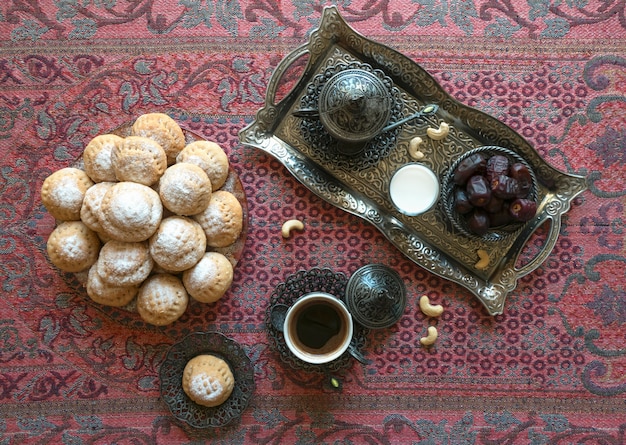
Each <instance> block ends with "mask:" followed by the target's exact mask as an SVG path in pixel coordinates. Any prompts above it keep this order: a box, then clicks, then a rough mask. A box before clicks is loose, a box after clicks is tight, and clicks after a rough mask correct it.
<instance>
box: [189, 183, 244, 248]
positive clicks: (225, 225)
mask: <svg viewBox="0 0 626 445" xmlns="http://www.w3.org/2000/svg"><path fill="white" fill-rule="evenodd" d="M193 219H195V220H196V221H197V222H198V223H199V224H200V225H201V226H202V229H203V230H204V233H205V234H206V241H207V245H208V246H211V247H226V246H230V245H231V244H233V243H234V242H235V241H237V238H239V235H240V234H241V231H242V229H243V208H242V207H241V203H240V202H239V201H238V200H237V198H236V197H235V195H233V194H232V193H230V192H227V191H225V190H218V191H216V192H214V193H213V194H212V195H211V201H210V202H209V205H208V207H207V208H206V209H205V210H204V211H202V212H201V213H199V214H197V215H194V216H193Z"/></svg>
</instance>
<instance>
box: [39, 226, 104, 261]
mask: <svg viewBox="0 0 626 445" xmlns="http://www.w3.org/2000/svg"><path fill="white" fill-rule="evenodd" d="M46 250H47V252H48V258H50V261H51V262H52V264H54V265H55V266H56V267H58V268H59V269H61V270H63V271H65V272H80V271H82V270H86V269H87V268H89V267H90V266H91V265H93V264H94V263H95V262H96V260H97V259H98V253H99V251H100V238H98V235H96V232H94V231H93V230H91V229H89V227H87V226H86V225H85V224H84V223H83V222H82V221H65V222H62V223H61V224H59V225H58V226H57V227H56V228H55V229H54V230H53V231H52V233H51V234H50V237H49V238H48V243H47V245H46Z"/></svg>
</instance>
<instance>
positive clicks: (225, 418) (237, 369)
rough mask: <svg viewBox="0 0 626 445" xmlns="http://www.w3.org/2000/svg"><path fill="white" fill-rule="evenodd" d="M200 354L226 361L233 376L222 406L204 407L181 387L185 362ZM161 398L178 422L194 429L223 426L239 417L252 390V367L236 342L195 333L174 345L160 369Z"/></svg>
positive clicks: (212, 335) (217, 335) (217, 334)
mask: <svg viewBox="0 0 626 445" xmlns="http://www.w3.org/2000/svg"><path fill="white" fill-rule="evenodd" d="M200 354H212V355H215V356H217V357H219V358H221V359H223V360H224V361H226V362H227V363H228V365H229V366H230V369H231V371H232V373H233V376H234V378H235V387H234V389H233V392H232V394H231V395H230V397H229V398H228V399H227V400H226V401H225V402H224V403H222V404H221V405H219V406H216V407H212V408H209V407H206V406H202V405H198V404H197V403H195V402H193V401H192V400H191V399H190V398H189V397H188V396H187V394H185V391H184V390H183V386H182V379H183V370H184V369H185V366H186V365H187V362H188V361H189V360H191V359H192V358H194V357H196V356H198V355H200ZM159 377H160V379H161V397H162V398H163V401H164V402H165V403H166V404H167V406H168V408H169V409H170V411H171V412H172V415H173V416H174V417H175V418H176V419H178V420H179V421H181V422H184V423H186V424H187V425H189V426H191V427H193V428H217V427H222V426H225V425H227V424H229V423H230V422H232V421H233V420H235V419H237V418H239V417H240V416H241V414H242V413H243V411H244V410H245V409H246V407H247V406H248V403H249V402H250V399H251V398H252V395H253V393H254V388H255V383H254V366H253V365H252V363H251V362H250V359H249V358H248V356H247V355H246V353H245V351H244V350H243V348H242V347H241V346H240V345H239V343H237V342H236V341H234V340H232V339H230V338H228V337H226V336H225V335H223V334H221V333H219V332H195V333H193V334H189V335H188V336H187V337H185V338H184V339H183V340H181V341H180V342H178V343H175V344H173V345H172V346H171V347H170V349H169V351H168V352H167V355H166V357H165V360H164V361H163V364H162V365H161V369H160V371H159Z"/></svg>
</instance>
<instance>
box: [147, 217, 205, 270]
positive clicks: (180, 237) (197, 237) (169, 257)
mask: <svg viewBox="0 0 626 445" xmlns="http://www.w3.org/2000/svg"><path fill="white" fill-rule="evenodd" d="M205 251H206V235H205V234H204V231H203V230H202V227H200V224H198V223H197V222H195V221H194V220H192V219H191V218H187V217H185V216H170V217H168V218H164V219H163V221H161V224H160V225H159V228H158V229H157V230H156V232H155V233H154V235H152V236H151V237H150V255H151V256H152V258H153V259H154V261H155V262H156V263H157V264H158V265H159V266H160V267H162V268H163V269H165V270H168V271H173V272H181V271H183V270H186V269H189V268H190V267H192V266H193V265H195V264H196V263H197V262H198V261H200V258H202V255H204V252H205Z"/></svg>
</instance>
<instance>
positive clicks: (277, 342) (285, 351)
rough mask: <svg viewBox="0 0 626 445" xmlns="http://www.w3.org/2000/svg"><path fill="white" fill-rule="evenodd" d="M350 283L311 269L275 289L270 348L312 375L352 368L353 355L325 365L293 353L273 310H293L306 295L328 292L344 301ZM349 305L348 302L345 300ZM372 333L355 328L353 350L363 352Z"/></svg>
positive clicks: (268, 317)
mask: <svg viewBox="0 0 626 445" xmlns="http://www.w3.org/2000/svg"><path fill="white" fill-rule="evenodd" d="M347 282H348V279H347V278H346V276H345V275H344V274H343V273H341V272H333V271H332V270H330V269H318V268H314V269H310V270H303V271H300V272H298V273H295V274H293V275H290V276H288V277H287V278H286V280H285V281H284V282H283V283H280V284H279V285H278V286H276V288H275V289H274V292H273V293H272V295H271V296H270V302H269V305H268V308H267V312H266V314H265V325H266V327H267V334H268V336H269V337H270V339H271V340H272V341H271V342H270V347H271V348H272V349H273V350H275V351H276V352H278V354H279V355H280V358H281V360H282V361H283V362H284V363H285V364H287V365H289V366H290V367H291V368H293V369H302V370H305V371H309V372H325V373H333V372H337V371H339V370H341V369H344V368H348V367H350V366H351V365H352V364H353V363H354V358H353V356H352V355H351V354H350V352H349V351H348V352H345V353H344V354H343V355H342V356H341V357H339V358H338V359H336V360H333V361H332V362H329V363H325V364H322V365H314V364H310V363H306V362H304V361H302V360H300V359H299V358H297V357H296V356H295V355H293V354H292V353H291V351H290V350H289V348H287V344H286V343H285V338H284V337H283V333H282V332H281V331H280V330H279V329H277V328H276V327H275V326H274V323H272V309H273V308H274V306H276V305H287V306H291V305H292V304H293V302H294V301H296V300H297V299H298V298H300V297H301V296H302V295H305V294H308V293H311V292H326V293H329V294H331V295H334V296H336V297H339V298H341V299H342V300H344V295H345V293H346V283H347ZM344 301H345V300H344ZM368 333H369V329H367V328H366V327H364V326H361V325H360V324H358V323H357V324H355V325H354V334H353V346H354V348H356V349H357V350H363V349H364V348H365V346H366V343H367V334H368Z"/></svg>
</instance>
